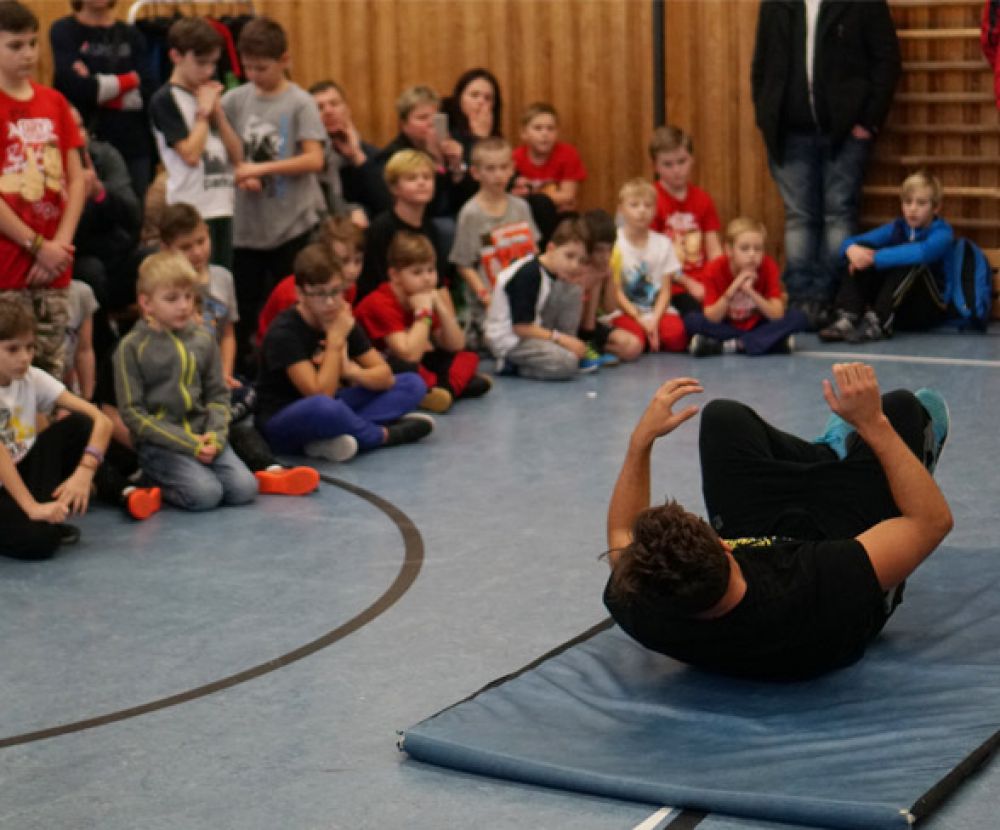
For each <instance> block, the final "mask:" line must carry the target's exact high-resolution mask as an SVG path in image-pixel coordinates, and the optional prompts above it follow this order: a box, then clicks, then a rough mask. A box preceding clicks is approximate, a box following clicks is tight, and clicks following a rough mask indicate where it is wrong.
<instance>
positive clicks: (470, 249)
mask: <svg viewBox="0 0 1000 830" xmlns="http://www.w3.org/2000/svg"><path fill="white" fill-rule="evenodd" d="M471 172H472V177H473V178H474V179H475V180H476V181H477V182H479V191H478V192H477V193H476V195H475V196H473V197H472V198H471V199H470V200H469V201H468V202H466V203H465V206H464V207H463V208H462V209H461V210H460V211H459V214H458V227H457V230H456V232H455V243H454V245H453V246H452V249H451V254H450V256H449V257H448V260H449V261H450V262H452V263H454V265H455V266H456V267H457V268H458V272H459V274H461V276H462V280H463V281H464V282H465V297H466V309H467V314H466V317H467V322H466V326H465V328H466V334H467V336H468V335H469V334H472V335H473V339H475V331H476V329H479V330H481V328H482V322H483V319H484V317H485V314H486V308H487V307H488V306H489V304H490V296H491V295H492V292H493V285H494V284H495V283H496V278H497V275H498V274H499V273H500V272H501V271H502V270H503V269H504V268H506V267H507V266H508V265H510V264H511V263H512V262H515V261H516V260H518V259H521V258H522V257H525V256H527V255H528V254H533V253H535V251H536V250H537V245H538V240H539V238H540V234H539V232H538V228H537V227H536V226H535V222H534V220H533V219H532V218H531V208H530V207H529V206H528V203H527V202H526V201H524V199H521V198H520V197H518V196H512V195H510V194H509V193H507V191H506V188H507V182H509V181H510V177H511V176H512V175H513V173H514V163H513V161H512V160H511V149H510V145H509V144H508V143H507V141H506V140H505V139H503V138H500V137H491V138H486V139H483V140H482V141H479V142H477V143H476V145H475V147H473V150H472V167H471Z"/></svg>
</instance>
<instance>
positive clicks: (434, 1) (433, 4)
mask: <svg viewBox="0 0 1000 830" xmlns="http://www.w3.org/2000/svg"><path fill="white" fill-rule="evenodd" d="M31 6H32V8H33V9H35V10H36V13H37V14H38V15H39V18H40V19H41V21H42V26H43V37H42V45H43V49H42V59H41V66H40V71H39V77H40V78H42V79H44V80H45V81H46V82H48V81H49V80H50V79H51V77H52V68H51V59H50V56H49V52H48V37H47V34H45V33H46V32H47V29H48V25H49V24H50V23H51V22H52V21H53V20H54V19H56V18H57V17H61V16H63V15H65V14H67V13H68V11H69V3H68V2H66V0H32V2H31ZM167 7H168V4H167V3H160V4H159V5H158V7H154V11H156V10H159V11H163V10H165V9H166V8H167ZM181 7H182V8H185V9H186V10H190V9H192V8H193V7H192V6H184V5H183V4H182V6H181ZM198 8H200V9H206V8H208V9H211V8H212V7H211V6H209V7H204V6H199V7H198ZM219 8H220V9H229V8H231V7H230V6H226V5H225V4H220V6H219ZM257 8H258V9H259V10H260V11H261V12H262V13H266V14H269V15H271V16H272V17H274V18H275V19H276V20H278V21H280V22H281V23H282V25H283V26H285V27H286V29H287V31H288V33H289V39H290V43H291V54H292V60H293V66H292V76H293V78H294V80H295V81H296V82H297V83H299V84H301V85H303V86H307V85H309V84H311V83H313V82H314V81H317V80H320V79H322V78H334V79H336V80H337V81H339V82H340V83H342V84H343V85H344V87H345V88H346V89H347V91H348V94H349V97H350V100H351V106H352V110H353V112H354V116H355V120H356V122H357V124H358V127H359V128H360V130H361V132H362V134H363V135H364V137H365V138H366V139H367V140H369V141H372V142H373V143H375V144H384V143H385V142H387V141H389V140H390V139H391V138H392V137H393V136H394V135H395V133H396V130H397V123H396V115H395V110H394V102H395V99H396V96H397V95H398V94H399V92H400V91H402V90H403V88H405V87H406V86H408V85H410V84H414V83H426V84H429V85H431V86H432V87H434V88H435V89H436V90H437V91H438V92H439V93H440V94H441V95H446V94H448V93H450V92H451V88H452V86H453V84H454V82H455V79H456V78H457V77H458V76H459V75H460V74H461V73H462V72H463V71H464V70H465V69H468V68H470V67H472V66H486V67H488V68H490V69H491V71H493V73H494V74H495V75H496V76H497V77H498V78H499V80H500V83H501V88H502V91H503V96H504V132H505V134H506V135H507V136H508V138H510V139H511V140H512V141H513V142H515V143H516V142H517V140H518V135H519V132H520V126H519V115H520V112H521V110H522V109H523V107H525V106H526V105H527V104H529V103H531V102H532V101H535V100H548V101H550V102H551V103H553V104H554V105H555V106H556V107H557V108H558V109H559V110H560V115H561V121H562V131H563V135H564V136H565V138H566V139H567V140H569V141H572V142H573V143H575V144H576V145H577V146H578V147H579V149H580V152H581V155H582V156H583V160H584V163H585V164H586V166H587V168H588V170H589V172H590V179H589V180H588V182H587V183H586V184H585V185H584V188H583V191H582V196H583V203H584V205H585V206H587V207H596V206H603V207H607V208H609V209H613V208H614V205H615V202H616V193H617V190H618V187H619V186H620V185H621V183H622V182H623V181H624V180H625V179H626V178H628V177H630V176H633V175H639V174H647V173H648V172H649V165H648V162H647V161H646V157H645V145H646V142H647V140H648V136H649V133H650V131H651V130H652V112H653V106H652V99H651V96H652V35H651V29H650V27H651V24H652V13H651V8H650V3H649V2H647V0H258V2H257ZM127 9H128V4H127V3H123V4H121V7H120V9H119V11H120V13H121V15H122V16H124V15H125V13H126V11H127Z"/></svg>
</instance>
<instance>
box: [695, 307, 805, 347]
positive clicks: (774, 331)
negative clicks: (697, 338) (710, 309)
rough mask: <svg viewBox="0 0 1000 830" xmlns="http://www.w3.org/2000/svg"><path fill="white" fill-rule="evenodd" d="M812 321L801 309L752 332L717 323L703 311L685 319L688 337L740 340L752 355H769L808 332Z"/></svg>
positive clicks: (759, 325) (793, 310)
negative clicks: (702, 336)
mask: <svg viewBox="0 0 1000 830" xmlns="http://www.w3.org/2000/svg"><path fill="white" fill-rule="evenodd" d="M808 324H809V321H808V320H806V316H805V314H803V313H802V312H801V311H799V310H798V309H797V308H789V309H788V310H786V311H785V316H784V317H779V318H778V319H777V320H767V319H763V318H762V319H761V320H760V321H759V322H758V323H757V325H756V326H754V327H753V328H752V329H750V330H749V331H747V330H745V329H738V328H736V326H731V325H729V323H726V322H721V323H713V322H712V321H711V320H709V319H708V318H707V317H706V316H705V315H704V314H702V313H701V312H700V311H692V312H691V313H690V314H685V315H684V328H686V329H687V333H688V334H692V335H693V334H704V335H706V336H707V337H711V338H714V339H715V340H734V339H735V340H739V341H740V342H741V343H742V344H743V351H744V352H745V353H746V354H749V355H759V354H767V353H768V352H769V351H771V350H772V349H773V348H774V347H775V346H777V345H778V344H779V343H781V341H783V340H784V339H785V338H786V337H788V335H790V334H795V332H797V331H805V330H806V327H807V326H808Z"/></svg>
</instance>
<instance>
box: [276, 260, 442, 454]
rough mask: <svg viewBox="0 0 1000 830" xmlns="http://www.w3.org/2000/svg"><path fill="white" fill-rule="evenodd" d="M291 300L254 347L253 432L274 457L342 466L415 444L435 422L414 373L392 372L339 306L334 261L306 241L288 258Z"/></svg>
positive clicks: (341, 290) (340, 281) (339, 288)
mask: <svg viewBox="0 0 1000 830" xmlns="http://www.w3.org/2000/svg"><path fill="white" fill-rule="evenodd" d="M294 271H295V286H296V290H297V291H298V302H297V303H296V304H295V305H294V306H293V307H291V308H288V309H285V311H283V312H281V314H279V315H278V316H277V317H276V318H275V319H274V322H272V323H271V326H270V327H269V328H268V330H267V334H266V335H265V336H264V343H263V345H262V347H261V360H260V376H259V379H258V382H257V415H256V420H257V428H258V429H259V430H260V431H261V432H262V433H263V435H264V437H265V438H267V440H268V442H269V443H270V444H271V446H272V448H274V450H275V451H276V452H288V453H299V452H305V453H306V454H307V455H310V456H314V457H317V458H325V459H328V460H330V461H346V460H348V459H349V458H352V457H353V456H354V455H355V454H356V453H357V452H358V450H372V449H375V448H377V447H387V446H393V445H396V444H405V443H409V442H411V441H417V440H419V439H421V438H423V437H424V436H426V435H429V434H430V432H431V430H432V429H433V428H434V420H433V419H432V418H431V417H430V416H429V415H425V414H423V413H420V412H413V411H412V410H414V409H416V407H417V405H418V404H419V403H420V401H421V399H422V398H423V397H424V395H425V394H427V386H426V384H425V383H424V382H423V380H422V379H421V378H420V375H418V374H416V373H415V372H404V373H402V374H399V375H393V373H392V369H390V368H389V364H387V363H386V362H385V360H384V359H383V358H382V356H381V355H380V354H379V353H378V352H377V351H376V350H375V349H374V348H372V344H371V341H370V340H369V339H368V335H366V334H365V332H364V329H362V328H361V327H360V326H359V325H357V324H356V323H355V321H354V317H353V315H352V314H351V307H350V306H349V305H348V304H347V303H346V302H345V301H344V296H343V293H344V279H343V277H342V276H341V273H340V263H339V262H338V261H337V260H336V259H334V257H333V255H332V253H331V252H330V249H329V246H327V245H323V244H321V243H313V244H311V245H308V246H307V247H305V248H303V249H302V250H301V251H300V252H299V254H298V256H297V257H296V258H295V268H294Z"/></svg>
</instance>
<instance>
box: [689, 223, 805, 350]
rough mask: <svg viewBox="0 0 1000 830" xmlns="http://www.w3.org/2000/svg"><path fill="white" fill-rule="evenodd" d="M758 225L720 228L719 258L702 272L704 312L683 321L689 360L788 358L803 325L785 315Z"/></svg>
mask: <svg viewBox="0 0 1000 830" xmlns="http://www.w3.org/2000/svg"><path fill="white" fill-rule="evenodd" d="M765 235H766V231H765V228H764V223H763V222H758V221H756V220H754V219H748V218H746V217H744V216H741V217H739V218H738V219H734V220H733V221H732V222H730V223H729V226H728V227H727V228H726V248H725V251H726V252H725V254H724V255H723V256H720V257H716V258H715V259H713V260H712V261H711V262H710V263H709V264H708V267H707V268H706V269H705V276H704V282H705V311H704V312H703V313H702V312H691V313H689V314H685V315H684V326H685V328H687V330H688V334H690V335H692V337H691V343H690V344H689V346H688V351H690V352H691V354H693V355H694V356H695V357H708V356H709V355H716V354H722V353H723V352H744V353H745V354H749V355H759V354H768V353H771V354H790V353H791V351H792V348H793V346H794V343H793V339H792V334H793V333H794V332H797V331H805V329H806V326H807V325H808V321H807V320H806V318H805V315H804V314H803V313H802V312H801V311H799V310H798V309H794V308H793V309H789V310H787V311H786V310H785V300H784V297H783V296H782V288H781V280H780V279H779V277H778V264H777V263H776V262H775V261H774V260H773V259H771V257H769V256H768V255H767V254H765V253H764V238H765Z"/></svg>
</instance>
